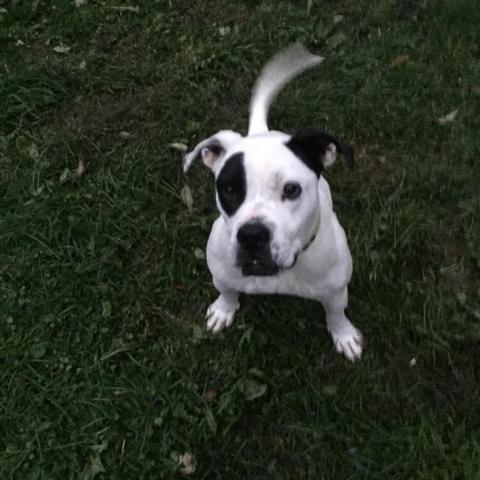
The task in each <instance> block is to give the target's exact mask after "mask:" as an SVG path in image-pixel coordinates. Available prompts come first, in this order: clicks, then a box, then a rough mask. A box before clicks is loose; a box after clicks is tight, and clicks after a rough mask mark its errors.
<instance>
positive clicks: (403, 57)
mask: <svg viewBox="0 0 480 480" xmlns="http://www.w3.org/2000/svg"><path fill="white" fill-rule="evenodd" d="M409 58H410V55H399V56H398V57H395V58H394V59H393V60H392V61H391V62H390V64H389V65H388V68H394V67H398V66H399V65H401V64H402V63H405V62H407V61H408V59H409Z"/></svg>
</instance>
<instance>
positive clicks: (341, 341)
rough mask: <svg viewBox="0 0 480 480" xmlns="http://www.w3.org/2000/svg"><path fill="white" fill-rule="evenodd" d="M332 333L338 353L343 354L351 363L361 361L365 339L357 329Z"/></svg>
mask: <svg viewBox="0 0 480 480" xmlns="http://www.w3.org/2000/svg"><path fill="white" fill-rule="evenodd" d="M331 333H332V339H333V344H334V345H335V348H336V350H337V352H338V353H343V354H344V355H345V356H346V357H347V358H348V360H350V361H351V362H355V361H356V360H360V358H361V356H362V348H363V337H362V334H361V333H360V332H359V331H358V330H357V329H356V328H355V327H352V328H351V329H350V328H349V329H348V331H345V332H342V333H334V332H331Z"/></svg>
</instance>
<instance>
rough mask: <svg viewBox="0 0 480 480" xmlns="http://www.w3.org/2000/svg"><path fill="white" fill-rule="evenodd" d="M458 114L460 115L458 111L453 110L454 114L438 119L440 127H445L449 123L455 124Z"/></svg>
mask: <svg viewBox="0 0 480 480" xmlns="http://www.w3.org/2000/svg"><path fill="white" fill-rule="evenodd" d="M457 114H458V110H453V111H452V112H450V113H447V114H446V115H444V116H443V117H440V118H439V119H438V123H439V124H440V125H445V124H447V123H450V122H453V121H454V120H455V118H456V116H457Z"/></svg>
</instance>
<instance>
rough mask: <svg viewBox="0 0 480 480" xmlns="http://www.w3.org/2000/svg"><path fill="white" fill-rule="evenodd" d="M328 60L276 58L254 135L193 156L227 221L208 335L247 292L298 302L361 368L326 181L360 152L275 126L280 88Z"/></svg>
mask: <svg viewBox="0 0 480 480" xmlns="http://www.w3.org/2000/svg"><path fill="white" fill-rule="evenodd" d="M322 61H323V58H322V57H318V56H316V55H313V54H311V53H310V52H308V51H307V50H306V49H305V48H304V47H303V46H301V45H300V44H294V45H292V46H290V47H288V48H287V49H285V50H283V51H282V52H280V53H279V54H277V55H276V56H275V57H273V58H272V59H271V60H270V62H269V63H268V64H267V65H266V66H265V68H264V69H263V71H262V74H261V75H260V78H259V79H258V80H257V83H256V86H255V89H254V92H253V96H252V101H251V106H250V125H249V130H248V135H247V136H245V137H243V136H242V135H240V134H239V133H236V132H233V131H231V130H222V131H219V132H218V133H216V134H215V135H213V136H212V137H210V138H208V139H206V140H204V141H202V142H200V143H199V144H198V145H197V146H196V147H195V148H194V149H193V151H191V152H190V153H188V154H187V155H186V157H185V164H184V170H185V171H186V170H187V169H188V168H189V166H190V165H191V163H192V162H193V160H194V159H195V158H196V157H197V156H198V155H199V154H201V157H202V160H203V163H204V164H205V165H206V166H207V167H208V168H210V169H211V170H212V172H213V173H214V175H215V184H216V200H217V207H218V210H219V211H220V216H219V217H218V219H217V220H216V221H215V223H214V225H213V227H212V231H211V233H210V238H209V240H208V245H207V262H208V267H209V269H210V271H211V273H212V275H213V283H214V285H215V287H216V289H217V290H218V291H219V293H220V296H219V297H218V298H217V299H216V300H215V302H213V303H212V305H210V307H209V309H208V311H207V320H208V323H207V326H208V329H209V330H212V331H213V332H218V331H219V330H221V329H223V328H225V327H228V326H229V325H230V324H231V323H232V321H233V317H234V314H235V312H236V310H237V309H238V307H239V302H238V295H239V293H240V292H244V293H253V294H255V293H258V294H266V293H268V294H270V293H272V294H273V293H277V294H287V295H297V296H300V297H305V298H310V299H314V300H317V301H320V302H321V303H322V305H323V307H324V309H325V312H326V322H327V328H328V330H329V332H330V334H331V335H332V339H333V343H334V344H335V347H336V349H337V351H338V352H340V353H343V354H344V355H345V356H346V357H347V358H348V359H349V360H351V361H355V360H357V359H359V358H360V357H361V354H362V343H363V342H362V335H361V333H360V332H359V331H358V330H357V329H356V328H355V327H354V326H353V325H352V323H351V322H350V320H349V319H348V318H347V316H346V315H345V308H346V307H347V300H348V290H347V287H348V283H349V281H350V277H351V274H352V258H351V255H350V251H349V248H348V244H347V240H346V237H345V232H344V231H343V228H342V227H341V226H340V224H339V222H338V220H337V216H336V215H335V212H334V211H333V206H332V197H331V194H330V188H329V186H328V183H327V181H326V180H325V178H324V177H323V176H322V170H323V169H324V167H327V166H330V165H331V164H333V162H334V161H335V157H336V153H337V152H339V153H342V154H343V155H344V157H345V158H346V160H347V161H348V162H350V163H353V149H352V147H351V146H350V145H346V144H343V143H341V142H339V141H338V140H337V139H336V138H334V137H332V136H331V135H328V134H327V133H325V132H323V131H321V130H318V129H303V130H300V131H298V132H297V133H296V134H295V135H293V136H291V135H287V134H286V133H282V132H277V131H270V130H269V129H268V126H267V114H268V109H269V107H270V104H271V102H272V100H273V99H274V98H275V96H276V95H277V93H278V92H279V91H280V89H281V88H282V87H283V86H284V85H285V84H286V83H287V82H288V81H290V80H291V79H292V78H293V77H295V76H296V75H298V74H299V73H301V72H302V71H304V70H305V69H307V68H310V67H313V66H315V65H318V64H319V63H321V62H322Z"/></svg>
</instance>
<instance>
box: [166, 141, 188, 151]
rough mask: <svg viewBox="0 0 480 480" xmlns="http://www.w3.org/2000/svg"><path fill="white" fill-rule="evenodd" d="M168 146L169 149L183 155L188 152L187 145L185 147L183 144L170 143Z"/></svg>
mask: <svg viewBox="0 0 480 480" xmlns="http://www.w3.org/2000/svg"><path fill="white" fill-rule="evenodd" d="M168 146H169V147H170V148H173V149H174V150H178V151H179V152H182V153H184V152H186V151H187V150H188V147H187V145H185V144H184V143H180V142H174V143H170V144H169V145H168Z"/></svg>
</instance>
